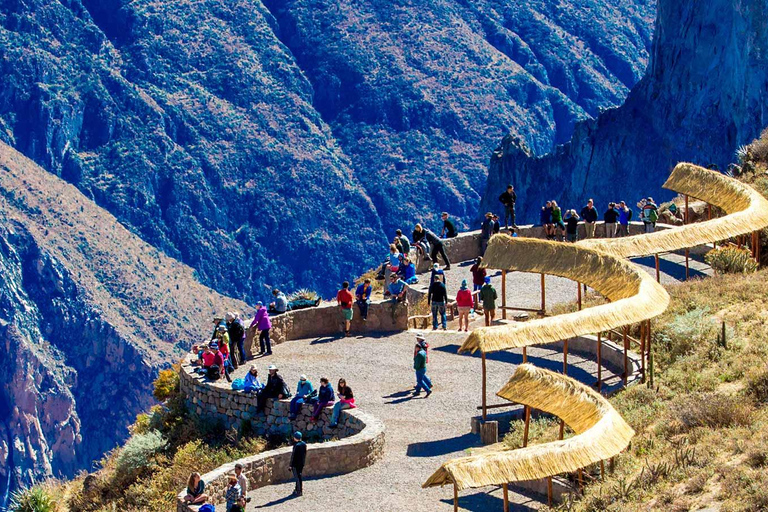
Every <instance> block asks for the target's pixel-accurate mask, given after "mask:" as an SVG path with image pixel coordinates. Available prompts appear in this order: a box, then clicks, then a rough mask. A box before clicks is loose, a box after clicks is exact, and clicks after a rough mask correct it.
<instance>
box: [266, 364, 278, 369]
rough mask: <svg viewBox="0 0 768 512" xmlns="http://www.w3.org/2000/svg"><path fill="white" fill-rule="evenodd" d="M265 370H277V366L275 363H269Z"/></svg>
mask: <svg viewBox="0 0 768 512" xmlns="http://www.w3.org/2000/svg"><path fill="white" fill-rule="evenodd" d="M267 370H277V366H275V365H273V364H271V365H269V367H268V368H267Z"/></svg>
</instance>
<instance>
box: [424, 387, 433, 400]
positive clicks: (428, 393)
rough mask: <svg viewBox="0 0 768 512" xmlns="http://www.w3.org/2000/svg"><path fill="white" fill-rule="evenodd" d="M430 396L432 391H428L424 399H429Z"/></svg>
mask: <svg viewBox="0 0 768 512" xmlns="http://www.w3.org/2000/svg"><path fill="white" fill-rule="evenodd" d="M431 394H432V390H431V389H430V390H429V391H427V394H426V396H425V397H424V398H429V395H431Z"/></svg>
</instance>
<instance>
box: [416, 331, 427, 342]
mask: <svg viewBox="0 0 768 512" xmlns="http://www.w3.org/2000/svg"><path fill="white" fill-rule="evenodd" d="M416 339H417V340H425V339H426V338H425V337H424V334H423V333H420V332H417V333H416Z"/></svg>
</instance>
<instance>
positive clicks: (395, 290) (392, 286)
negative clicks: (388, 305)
mask: <svg viewBox="0 0 768 512" xmlns="http://www.w3.org/2000/svg"><path fill="white" fill-rule="evenodd" d="M387 290H388V291H389V295H390V297H391V298H392V300H393V301H394V302H404V303H405V304H407V303H408V297H407V293H408V283H406V282H405V281H403V280H402V279H400V278H398V277H397V274H392V275H391V276H389V287H388V288H387Z"/></svg>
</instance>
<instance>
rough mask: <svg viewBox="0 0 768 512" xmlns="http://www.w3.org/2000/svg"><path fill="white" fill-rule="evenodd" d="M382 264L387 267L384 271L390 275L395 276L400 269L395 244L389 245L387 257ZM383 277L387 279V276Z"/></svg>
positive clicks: (398, 255)
mask: <svg viewBox="0 0 768 512" xmlns="http://www.w3.org/2000/svg"><path fill="white" fill-rule="evenodd" d="M384 264H385V265H387V266H386V267H385V270H387V271H389V272H390V273H392V274H397V271H398V269H399V268H400V253H399V252H398V251H397V246H395V244H390V245H389V256H388V259H387V261H386V262H385V263H384ZM385 277H388V275H387V276H385Z"/></svg>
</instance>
